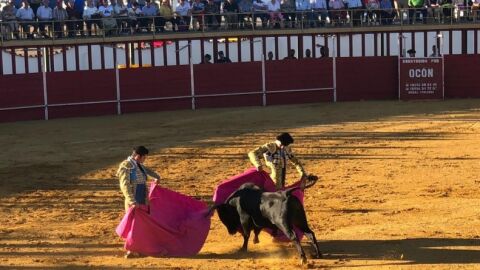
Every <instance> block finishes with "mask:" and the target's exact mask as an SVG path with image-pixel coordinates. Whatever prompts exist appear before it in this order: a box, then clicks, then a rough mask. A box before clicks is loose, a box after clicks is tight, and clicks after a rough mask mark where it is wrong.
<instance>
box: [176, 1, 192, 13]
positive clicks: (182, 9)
mask: <svg viewBox="0 0 480 270" xmlns="http://www.w3.org/2000/svg"><path fill="white" fill-rule="evenodd" d="M190 9H191V7H190V4H189V3H188V2H185V4H184V5H183V6H182V5H180V4H178V5H177V8H176V9H175V11H176V12H177V13H178V14H180V16H188V11H189V10H190Z"/></svg>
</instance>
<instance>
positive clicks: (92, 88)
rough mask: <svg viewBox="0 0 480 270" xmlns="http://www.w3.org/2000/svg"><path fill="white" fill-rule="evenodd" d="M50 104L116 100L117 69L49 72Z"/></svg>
mask: <svg viewBox="0 0 480 270" xmlns="http://www.w3.org/2000/svg"><path fill="white" fill-rule="evenodd" d="M47 89H48V104H62V103H75V102H91V101H104V100H116V95H117V94H116V91H117V86H116V80H115V70H112V69H110V70H91V71H67V72H48V73H47Z"/></svg>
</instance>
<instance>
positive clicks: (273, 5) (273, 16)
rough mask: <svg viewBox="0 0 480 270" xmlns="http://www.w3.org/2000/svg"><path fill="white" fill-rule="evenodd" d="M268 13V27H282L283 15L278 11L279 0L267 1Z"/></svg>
mask: <svg viewBox="0 0 480 270" xmlns="http://www.w3.org/2000/svg"><path fill="white" fill-rule="evenodd" d="M267 8H268V14H269V15H270V27H272V28H283V16H282V12H280V0H270V1H269V2H268V3H267Z"/></svg>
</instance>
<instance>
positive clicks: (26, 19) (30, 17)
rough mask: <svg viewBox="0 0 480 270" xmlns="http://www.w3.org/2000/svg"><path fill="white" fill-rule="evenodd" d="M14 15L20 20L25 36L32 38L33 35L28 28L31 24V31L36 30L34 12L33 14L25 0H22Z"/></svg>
mask: <svg viewBox="0 0 480 270" xmlns="http://www.w3.org/2000/svg"><path fill="white" fill-rule="evenodd" d="M15 16H16V17H17V19H18V21H19V22H20V26H21V27H22V29H23V33H24V34H26V35H27V38H30V39H33V37H34V36H33V33H32V32H31V31H30V29H31V27H32V26H33V28H34V30H33V31H36V23H35V22H34V20H35V14H33V9H32V8H31V7H30V4H29V3H28V1H27V0H25V1H23V5H22V7H21V8H20V9H19V10H17V14H15Z"/></svg>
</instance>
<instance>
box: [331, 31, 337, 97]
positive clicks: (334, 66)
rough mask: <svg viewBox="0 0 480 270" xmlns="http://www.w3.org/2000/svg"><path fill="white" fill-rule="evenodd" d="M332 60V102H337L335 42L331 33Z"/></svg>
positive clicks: (334, 37) (334, 36)
mask: <svg viewBox="0 0 480 270" xmlns="http://www.w3.org/2000/svg"><path fill="white" fill-rule="evenodd" d="M332 46H333V50H332V53H333V55H332V57H333V59H332V62H333V65H332V67H333V102H337V51H336V48H337V42H336V35H332Z"/></svg>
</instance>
